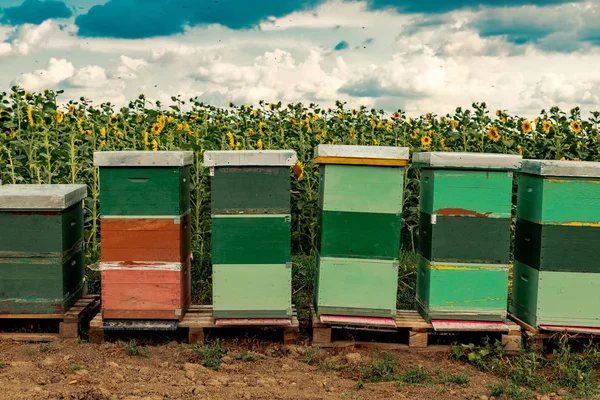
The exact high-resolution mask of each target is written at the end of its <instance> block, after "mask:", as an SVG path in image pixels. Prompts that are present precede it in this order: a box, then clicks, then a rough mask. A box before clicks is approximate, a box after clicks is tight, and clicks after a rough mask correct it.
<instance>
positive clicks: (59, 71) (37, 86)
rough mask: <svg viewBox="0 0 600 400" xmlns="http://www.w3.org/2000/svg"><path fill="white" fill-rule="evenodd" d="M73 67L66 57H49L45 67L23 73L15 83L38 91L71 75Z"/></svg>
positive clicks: (52, 85)
mask: <svg viewBox="0 0 600 400" xmlns="http://www.w3.org/2000/svg"><path fill="white" fill-rule="evenodd" d="M74 73H75V67H74V66H73V64H71V63H70V62H69V61H67V60H66V59H64V58H63V59H56V58H51V59H50V61H49V62H48V66H47V67H46V69H38V70H36V71H35V72H32V73H26V74H23V75H22V76H21V77H20V78H19V79H17V81H16V84H17V85H19V86H22V87H23V88H25V89H27V90H29V91H39V90H43V89H48V88H52V87H54V86H56V85H58V84H59V83H60V82H62V81H64V80H65V79H68V78H70V77H72V76H73V74H74Z"/></svg>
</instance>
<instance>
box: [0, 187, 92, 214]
mask: <svg viewBox="0 0 600 400" xmlns="http://www.w3.org/2000/svg"><path fill="white" fill-rule="evenodd" d="M86 197H87V186H86V185H64V184H55V185H27V184H16V185H2V186H1V187H0V209H4V210H64V209H67V208H69V207H71V206H72V205H74V204H77V203H79V202H81V201H82V200H83V199H85V198H86Z"/></svg>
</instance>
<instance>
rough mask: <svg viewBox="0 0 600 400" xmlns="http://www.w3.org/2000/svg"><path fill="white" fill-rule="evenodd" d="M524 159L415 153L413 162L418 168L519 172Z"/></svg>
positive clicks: (463, 154)
mask: <svg viewBox="0 0 600 400" xmlns="http://www.w3.org/2000/svg"><path fill="white" fill-rule="evenodd" d="M522 159H523V157H522V156H520V155H516V154H500V153H465V152H437V151H434V152H419V153H414V154H413V157H412V162H413V164H414V165H415V166H417V167H426V168H427V167H430V168H474V169H500V170H517V169H519V168H520V167H521V161H522Z"/></svg>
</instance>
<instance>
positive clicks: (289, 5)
mask: <svg viewBox="0 0 600 400" xmlns="http://www.w3.org/2000/svg"><path fill="white" fill-rule="evenodd" d="M13 85H18V86H21V87H23V88H25V89H26V90H28V91H41V90H44V89H56V90H58V89H62V90H65V93H64V94H63V95H62V99H63V100H64V101H67V100H69V99H78V98H80V97H82V96H83V97H86V98H88V99H90V100H92V101H93V102H94V103H95V104H99V103H102V102H112V103H114V104H116V105H123V104H127V103H128V102H129V101H131V100H134V99H135V98H137V96H138V95H139V94H141V93H143V94H145V95H146V97H147V98H148V99H150V100H153V101H156V100H160V101H162V102H163V103H170V98H171V96H176V95H181V97H182V98H183V99H189V98H191V97H197V98H198V99H199V101H202V102H205V103H211V104H214V105H217V106H225V105H227V104H228V102H230V101H232V102H233V103H235V104H257V103H258V101H260V100H265V101H266V102H279V101H281V102H283V103H291V102H292V103H293V102H304V103H306V104H308V103H317V104H319V105H321V106H323V107H326V106H330V105H332V104H334V102H335V101H336V100H340V101H343V102H346V103H347V104H348V107H358V106H361V105H364V106H367V107H374V108H382V109H384V110H387V111H395V110H397V109H402V110H405V111H407V113H408V114H409V115H413V114H414V115H418V114H422V113H426V112H435V113H437V114H446V113H452V112H453V111H454V110H455V109H456V107H458V106H461V107H468V106H470V105H471V103H473V102H483V101H485V102H486V103H487V104H488V105H489V106H490V108H491V109H503V110H506V111H508V112H510V113H515V114H519V115H523V116H533V115H537V114H538V113H539V111H540V110H541V109H549V108H550V107H552V106H555V105H556V106H559V107H561V108H563V109H565V110H568V109H570V108H573V107H575V106H580V107H582V109H583V110H585V111H586V112H589V111H593V110H600V0H579V1H563V0H545V1H542V0H484V1H474V0H436V1H410V0H257V1H248V0H0V91H8V90H9V89H10V88H11V86H13Z"/></svg>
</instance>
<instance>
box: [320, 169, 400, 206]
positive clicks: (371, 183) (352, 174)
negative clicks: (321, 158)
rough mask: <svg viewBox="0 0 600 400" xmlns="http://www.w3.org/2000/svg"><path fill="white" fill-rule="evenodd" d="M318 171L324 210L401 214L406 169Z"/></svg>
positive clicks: (321, 201) (321, 204) (321, 203)
mask: <svg viewBox="0 0 600 400" xmlns="http://www.w3.org/2000/svg"><path fill="white" fill-rule="evenodd" d="M319 171H320V172H319V207H320V208H321V209H322V210H324V211H348V212H368V213H379V214H400V213H402V191H403V181H404V169H403V168H390V167H373V166H355V165H322V166H321V167H320V170H319Z"/></svg>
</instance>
